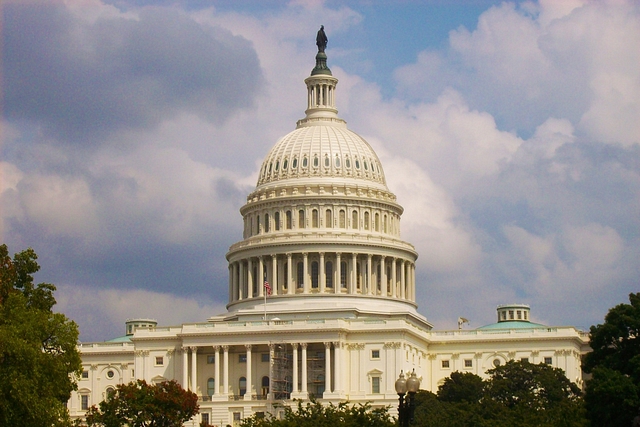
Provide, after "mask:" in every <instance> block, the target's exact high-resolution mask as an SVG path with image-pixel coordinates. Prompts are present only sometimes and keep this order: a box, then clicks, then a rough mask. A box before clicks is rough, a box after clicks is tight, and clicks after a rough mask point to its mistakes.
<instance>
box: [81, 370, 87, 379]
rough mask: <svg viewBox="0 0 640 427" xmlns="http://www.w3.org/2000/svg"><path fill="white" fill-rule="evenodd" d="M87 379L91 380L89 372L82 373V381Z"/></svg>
mask: <svg viewBox="0 0 640 427" xmlns="http://www.w3.org/2000/svg"><path fill="white" fill-rule="evenodd" d="M87 378H89V371H82V379H83V380H86V379H87Z"/></svg>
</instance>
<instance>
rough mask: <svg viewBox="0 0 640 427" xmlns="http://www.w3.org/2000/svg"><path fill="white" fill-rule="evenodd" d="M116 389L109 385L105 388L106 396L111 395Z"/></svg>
mask: <svg viewBox="0 0 640 427" xmlns="http://www.w3.org/2000/svg"><path fill="white" fill-rule="evenodd" d="M115 391H116V389H115V388H113V387H107V389H106V390H105V393H104V394H105V396H111V394H112V393H115Z"/></svg>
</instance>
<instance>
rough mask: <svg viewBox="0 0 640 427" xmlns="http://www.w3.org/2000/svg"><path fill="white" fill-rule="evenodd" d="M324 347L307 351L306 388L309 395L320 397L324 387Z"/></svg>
mask: <svg viewBox="0 0 640 427" xmlns="http://www.w3.org/2000/svg"><path fill="white" fill-rule="evenodd" d="M325 372H326V371H325V357H324V349H322V348H320V349H313V348H312V349H309V350H308V352H307V390H308V391H309V395H310V396H314V397H316V398H318V399H322V394H323V393H324V391H325V390H324V388H325Z"/></svg>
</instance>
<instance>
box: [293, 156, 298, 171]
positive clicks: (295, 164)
mask: <svg viewBox="0 0 640 427" xmlns="http://www.w3.org/2000/svg"><path fill="white" fill-rule="evenodd" d="M291 167H292V168H293V169H296V168H297V167H298V158H297V157H296V158H295V159H293V163H292V164H291Z"/></svg>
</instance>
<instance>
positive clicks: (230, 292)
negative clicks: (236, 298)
mask: <svg viewBox="0 0 640 427" xmlns="http://www.w3.org/2000/svg"><path fill="white" fill-rule="evenodd" d="M227 292H228V293H229V295H228V298H229V300H228V301H229V302H233V263H231V264H229V290H228V291H227Z"/></svg>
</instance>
